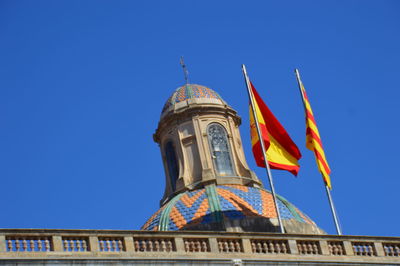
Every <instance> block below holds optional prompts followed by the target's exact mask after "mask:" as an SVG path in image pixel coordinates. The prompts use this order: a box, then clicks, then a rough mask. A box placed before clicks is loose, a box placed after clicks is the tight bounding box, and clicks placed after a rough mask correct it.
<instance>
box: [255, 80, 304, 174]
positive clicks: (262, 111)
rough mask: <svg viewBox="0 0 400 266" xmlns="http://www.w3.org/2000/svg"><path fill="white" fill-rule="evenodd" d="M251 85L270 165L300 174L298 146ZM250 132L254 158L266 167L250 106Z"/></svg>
mask: <svg viewBox="0 0 400 266" xmlns="http://www.w3.org/2000/svg"><path fill="white" fill-rule="evenodd" d="M249 83H250V85H251V91H252V95H253V103H254V105H255V106H254V109H255V110H256V115H257V120H258V124H259V127H260V131H261V135H262V139H263V141H264V145H265V149H266V151H267V152H266V154H267V160H268V164H269V166H270V167H271V168H272V169H279V170H286V171H289V172H291V173H292V174H294V175H297V173H298V172H299V168H300V166H299V164H298V160H299V159H300V158H301V153H300V151H299V149H298V148H297V146H296V144H295V143H294V142H293V141H292V139H291V138H290V137H289V135H288V133H287V132H286V130H285V129H284V128H283V126H282V125H281V123H279V121H278V119H276V118H275V116H274V114H273V113H272V112H271V111H270V110H269V108H268V107H267V105H266V104H265V103H264V101H263V100H262V99H261V97H260V95H259V94H258V92H257V91H256V89H255V88H254V86H253V84H252V83H251V82H249ZM250 130H251V145H252V149H253V154H254V158H255V160H256V163H257V165H258V166H260V167H265V163H264V156H263V154H262V148H261V145H260V143H259V138H258V134H257V127H256V122H255V119H254V116H253V112H252V110H251V106H250Z"/></svg>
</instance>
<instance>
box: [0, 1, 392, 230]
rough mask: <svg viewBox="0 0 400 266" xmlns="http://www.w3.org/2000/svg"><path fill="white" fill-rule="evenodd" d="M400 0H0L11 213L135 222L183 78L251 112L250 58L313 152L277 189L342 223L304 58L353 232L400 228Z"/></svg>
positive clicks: (245, 136) (96, 223)
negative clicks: (309, 134) (307, 113)
mask: <svg viewBox="0 0 400 266" xmlns="http://www.w3.org/2000/svg"><path fill="white" fill-rule="evenodd" d="M399 11H400V2H399V1H395V0H393V1H389V0H384V1H366V0H350V1H311V0H308V1H307V0H305V1H247V2H243V1H100V0H98V1H11V0H10V1H6V0H1V1H0V182H1V188H2V202H3V204H2V217H3V218H2V219H1V221H0V228H80V229H139V228H140V227H141V225H142V224H143V223H144V222H145V221H146V219H147V218H149V217H150V216H151V214H152V213H153V212H154V211H156V210H157V208H158V202H159V200H160V199H161V197H162V194H163V189H164V183H165V181H164V170H163V166H162V162H161V156H160V152H159V149H158V146H157V145H156V144H155V143H154V142H153V140H152V134H153V133H154V131H155V129H156V127H157V123H158V119H159V115H160V112H161V109H162V106H163V104H164V102H165V101H166V100H167V98H168V97H169V96H170V94H172V92H173V91H174V90H175V89H176V88H177V87H178V86H180V85H182V84H183V82H184V79H183V74H182V70H181V68H180V65H179V57H180V56H181V55H183V56H185V60H186V63H187V66H188V68H189V72H190V77H189V78H190V81H191V82H192V83H197V84H202V85H206V86H208V87H210V88H213V89H214V90H216V91H217V92H218V93H219V94H220V95H221V96H222V98H224V100H226V101H227V102H228V103H229V104H230V105H231V106H232V107H233V108H234V109H236V110H237V111H238V113H239V114H240V115H241V116H242V122H243V123H242V126H241V129H240V130H241V134H242V140H243V144H244V147H245V152H246V157H247V161H248V163H249V165H250V167H251V168H252V169H253V170H254V171H255V172H256V173H257V175H258V176H259V178H260V179H262V180H264V183H265V184H267V183H268V182H267V180H266V176H265V171H264V170H263V169H262V168H258V167H256V166H255V162H254V159H253V157H252V154H251V146H250V139H249V126H248V103H247V101H248V100H247V98H246V97H247V94H246V91H245V85H244V81H243V76H242V73H241V68H240V66H241V64H246V66H247V69H248V72H249V76H250V78H251V79H252V81H253V83H254V85H255V87H256V88H257V89H258V91H259V92H260V94H261V96H262V97H263V98H264V100H265V102H266V103H267V104H268V105H269V107H270V109H271V110H272V111H273V112H274V114H275V115H276V116H277V118H278V119H279V120H280V121H281V123H282V124H283V125H284V126H285V128H286V129H287V131H288V132H289V134H290V135H291V136H292V138H293V140H294V141H295V142H296V143H297V145H298V146H299V148H300V150H301V151H302V153H303V158H302V159H301V161H300V163H301V169H300V173H299V176H298V178H293V177H292V176H291V175H290V174H289V173H285V172H282V171H273V175H274V181H275V186H276V191H277V192H278V193H279V194H280V195H282V196H284V197H285V198H287V199H288V200H289V201H291V202H292V203H293V204H295V205H296V206H297V207H298V208H300V209H301V210H303V211H304V212H305V213H306V214H308V215H309V216H310V217H311V218H312V219H313V220H314V221H315V222H316V223H317V224H318V225H319V226H320V227H321V228H323V229H324V230H326V231H327V232H328V233H335V229H334V225H333V222H332V217H331V214H330V210H329V206H328V202H327V199H326V195H325V190H324V187H323V183H322V179H321V177H320V174H319V173H318V171H317V168H316V164H315V161H314V157H313V154H312V153H311V152H310V151H308V150H306V149H305V145H304V142H305V125H304V113H303V109H302V108H303V107H302V104H301V99H300V97H299V92H298V89H297V84H296V79H295V75H294V72H293V69H294V68H299V69H300V72H301V74H302V79H303V82H304V85H305V87H306V89H307V92H308V95H309V98H310V101H311V104H312V107H313V110H314V114H315V117H316V120H317V123H318V125H319V129H320V133H321V136H322V141H323V142H324V146H325V150H326V156H327V159H328V161H329V163H330V166H331V168H332V184H333V191H332V196H333V198H334V201H335V204H336V207H337V209H338V214H339V216H340V220H341V224H342V227H343V232H344V233H345V234H350V235H384V236H399V235H400V234H399V233H400V232H399V231H400V229H399V227H398V221H399V218H400V215H399V213H398V199H399V197H398V193H399V192H398V187H399V185H400V181H399V174H398V172H397V170H398V169H397V166H398V164H399V161H400V155H399V152H398V151H399V150H400V141H399V136H400V134H399V133H400V132H399V131H400V125H399V122H398V121H399V118H398V116H399V114H400V107H399V103H398V102H399V99H400V88H399V85H398V84H399V82H400V79H399V73H400V64H399V62H400V52H399V47H400V16H399V15H398V14H399Z"/></svg>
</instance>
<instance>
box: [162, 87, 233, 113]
mask: <svg viewBox="0 0 400 266" xmlns="http://www.w3.org/2000/svg"><path fill="white" fill-rule="evenodd" d="M189 99H207V100H209V102H210V103H217V104H226V102H225V101H224V100H223V99H222V98H221V96H219V95H218V93H216V92H215V91H214V90H212V89H210V88H207V87H205V86H202V85H197V84H186V85H183V86H181V87H179V88H177V89H176V90H175V91H174V93H173V94H172V95H171V97H169V99H168V100H167V102H166V103H165V105H164V107H163V109H162V112H161V113H164V112H165V111H166V110H168V109H169V108H170V107H171V106H174V105H175V104H177V103H181V102H184V101H187V100H189Z"/></svg>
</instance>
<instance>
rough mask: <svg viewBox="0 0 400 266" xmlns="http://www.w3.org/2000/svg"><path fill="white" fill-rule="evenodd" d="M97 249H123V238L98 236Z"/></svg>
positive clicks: (109, 250)
mask: <svg viewBox="0 0 400 266" xmlns="http://www.w3.org/2000/svg"><path fill="white" fill-rule="evenodd" d="M98 240H99V249H100V251H106V252H122V251H125V248H124V239H123V238H122V237H99V238H98Z"/></svg>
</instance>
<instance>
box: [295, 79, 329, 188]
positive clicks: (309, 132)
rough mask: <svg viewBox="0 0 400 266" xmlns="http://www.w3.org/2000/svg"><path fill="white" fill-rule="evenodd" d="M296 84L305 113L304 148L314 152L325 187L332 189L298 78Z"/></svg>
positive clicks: (327, 166) (319, 143) (317, 134)
mask: <svg viewBox="0 0 400 266" xmlns="http://www.w3.org/2000/svg"><path fill="white" fill-rule="evenodd" d="M298 82H299V86H300V90H301V96H302V97H303V104H304V110H305V113H306V147H307V149H309V150H312V151H314V155H315V160H316V161H317V165H318V169H319V171H320V172H321V174H322V177H323V179H324V182H325V185H326V186H328V188H329V189H332V186H331V179H330V177H329V175H330V173H331V169H330V168H329V165H328V162H327V161H326V157H325V152H324V148H323V146H322V141H321V137H320V135H319V131H318V128H317V123H316V122H315V119H314V114H313V111H312V109H311V105H310V102H309V100H308V97H307V93H306V90H305V88H304V86H303V83H302V82H301V80H300V78H299V76H298Z"/></svg>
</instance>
